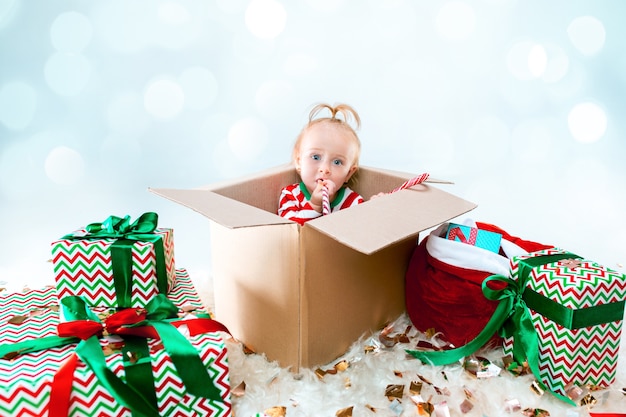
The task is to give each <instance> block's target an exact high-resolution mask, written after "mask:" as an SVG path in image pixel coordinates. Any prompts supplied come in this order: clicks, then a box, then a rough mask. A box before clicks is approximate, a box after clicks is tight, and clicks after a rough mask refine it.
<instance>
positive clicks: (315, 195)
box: [311, 180, 337, 206]
mask: <svg viewBox="0 0 626 417" xmlns="http://www.w3.org/2000/svg"><path fill="white" fill-rule="evenodd" d="M324 187H326V188H327V189H328V197H329V199H330V201H333V199H334V198H335V193H336V192H337V185H335V183H334V182H333V181H331V180H319V181H318V182H317V185H316V186H315V190H313V192H312V193H311V202H313V203H315V204H316V205H319V206H321V204H322V189H323V188H324Z"/></svg>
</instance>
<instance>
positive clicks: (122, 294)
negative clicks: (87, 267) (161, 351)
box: [63, 212, 168, 307]
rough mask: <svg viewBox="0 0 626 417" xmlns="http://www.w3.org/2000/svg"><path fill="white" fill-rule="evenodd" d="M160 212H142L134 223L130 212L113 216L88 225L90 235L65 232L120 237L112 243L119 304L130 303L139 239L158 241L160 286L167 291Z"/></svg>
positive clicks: (158, 276) (91, 237)
mask: <svg viewBox="0 0 626 417" xmlns="http://www.w3.org/2000/svg"><path fill="white" fill-rule="evenodd" d="M157 223H158V214H156V213H153V212H147V213H144V214H142V215H141V216H139V218H138V219H137V220H135V221H134V222H133V223H131V222H130V216H125V217H123V218H121V217H116V216H109V217H108V218H107V219H106V220H105V221H104V222H102V223H91V224H89V225H87V227H86V228H85V230H86V231H87V234H86V235H83V236H81V235H79V236H76V235H73V234H69V235H66V236H63V239H68V240H85V239H89V240H94V239H116V240H115V242H113V243H112V244H111V247H110V249H111V263H112V272H113V282H114V285H115V294H116V299H117V303H118V306H119V307H130V306H131V297H132V276H133V274H132V266H133V255H132V250H133V245H134V244H135V242H145V241H147V242H152V243H153V245H154V254H155V263H156V279H157V288H158V290H159V292H160V293H162V294H167V286H168V282H167V269H166V265H165V250H164V247H163V238H162V236H161V235H159V234H155V233H154V231H155V230H156V228H157Z"/></svg>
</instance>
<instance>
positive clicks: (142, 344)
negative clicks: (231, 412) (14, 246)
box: [0, 294, 225, 417]
mask: <svg viewBox="0 0 626 417" xmlns="http://www.w3.org/2000/svg"><path fill="white" fill-rule="evenodd" d="M61 307H62V312H63V317H64V318H65V320H66V322H64V323H61V324H59V328H60V329H61V328H63V326H68V327H70V328H71V330H70V332H75V333H76V334H79V335H80V337H60V336H49V337H45V338H41V339H35V340H29V341H25V342H19V343H13V344H3V345H0V358H11V357H14V356H15V355H19V354H24V353H29V352H34V351H38V350H43V349H49V348H53V347H61V346H65V345H67V344H71V343H78V345H77V346H76V348H75V351H74V352H75V353H76V355H78V357H79V358H80V359H81V360H82V361H83V362H84V363H85V364H86V365H87V366H88V367H89V369H91V370H92V372H94V374H95V375H96V377H97V378H98V380H99V381H100V383H102V385H103V386H104V387H105V388H106V389H107V390H108V391H109V392H110V393H111V394H112V395H113V397H114V398H115V399H116V400H117V401H118V402H119V403H120V404H121V405H123V406H124V407H126V408H128V409H129V410H131V412H132V414H133V416H134V417H159V411H158V404H157V401H156V393H155V392H154V376H153V374H152V366H151V363H150V356H149V351H148V349H147V340H146V337H158V338H160V339H161V341H162V342H163V347H164V349H165V351H166V352H167V353H168V355H169V357H170V359H171V361H172V363H173V364H174V367H175V368H176V371H177V373H178V375H179V376H180V378H181V380H182V382H183V384H184V385H185V388H186V390H187V392H188V393H189V394H192V395H195V396H198V397H203V398H207V399H209V400H212V401H218V402H221V401H222V398H221V395H220V392H219V389H218V388H217V387H216V386H215V384H214V382H213V380H212V378H211V375H210V374H209V372H208V370H207V366H205V365H204V363H203V362H202V359H201V358H200V357H199V355H198V352H197V351H196V349H195V348H194V347H193V345H192V344H191V343H190V342H189V341H188V340H187V339H186V338H185V337H184V336H183V335H182V334H181V333H180V332H179V331H178V330H177V328H176V327H175V326H174V325H173V324H172V323H174V322H176V321H178V308H177V307H176V306H175V305H174V304H173V303H172V302H171V301H170V300H169V299H168V298H167V297H166V296H165V295H163V294H158V295H157V296H156V297H155V298H154V299H153V300H151V301H150V303H148V305H147V306H146V310H142V309H125V310H122V311H120V312H118V313H115V314H113V315H111V316H110V317H108V318H107V319H106V320H105V323H104V327H105V328H106V329H107V331H109V333H111V334H118V335H121V336H122V337H123V338H124V341H125V344H126V343H128V346H126V347H125V348H126V350H128V351H131V350H132V351H133V354H137V353H139V357H138V358H137V359H138V360H137V361H136V362H134V363H132V364H130V363H129V362H131V361H129V360H128V358H126V357H125V374H126V379H127V383H124V381H122V380H121V379H120V378H119V377H118V376H116V375H115V374H114V373H113V372H112V371H111V370H110V369H109V368H108V367H107V366H106V361H105V356H104V353H103V351H102V348H101V346H100V342H99V339H98V336H99V335H100V333H102V329H103V323H101V321H100V320H99V318H98V316H97V315H95V314H94V313H93V312H92V311H91V310H90V309H89V308H88V307H87V303H86V302H85V300H84V299H83V298H82V297H77V296H70V297H65V298H63V300H61ZM197 320H200V321H203V320H204V321H210V322H213V321H212V320H207V319H197ZM183 322H184V321H183ZM126 323H128V324H126ZM96 324H97V325H96ZM206 327H207V329H208V328H209V326H208V325H207V326H206ZM217 327H218V329H220V330H222V329H225V328H223V326H221V325H218V326H217ZM134 348H136V349H137V350H133V349H134ZM125 356H127V355H125ZM127 365H129V366H128V367H127ZM150 391H151V392H150Z"/></svg>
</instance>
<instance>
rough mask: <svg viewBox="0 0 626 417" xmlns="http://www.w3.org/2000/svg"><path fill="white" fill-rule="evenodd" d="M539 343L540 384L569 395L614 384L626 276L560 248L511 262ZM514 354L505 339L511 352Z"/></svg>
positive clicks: (558, 392)
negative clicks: (580, 389) (576, 388)
mask: <svg viewBox="0 0 626 417" xmlns="http://www.w3.org/2000/svg"><path fill="white" fill-rule="evenodd" d="M511 276H512V277H513V278H514V279H516V280H518V281H519V280H520V279H521V280H522V282H525V284H524V285H525V288H524V292H523V299H524V300H525V302H526V304H527V306H528V308H529V310H530V313H531V317H532V322H533V324H534V327H535V329H536V331H537V336H538V340H539V357H538V362H539V372H540V378H539V379H540V380H541V382H542V383H543V384H545V385H546V387H547V388H549V389H550V390H551V391H553V392H555V393H557V394H560V395H564V396H567V388H568V385H569V386H580V387H583V386H587V385H590V386H599V387H605V386H608V385H610V384H612V383H613V382H614V379H615V373H616V367H617V360H618V353H619V345H620V338H621V330H622V320H623V316H624V300H625V299H626V276H624V275H623V274H620V273H618V272H616V271H613V270H611V269H608V268H605V267H603V266H601V265H598V264H597V263H595V262H592V261H589V260H586V259H582V258H579V257H577V256H576V255H572V254H569V253H568V252H565V251H563V250H560V249H558V248H553V249H547V250H543V251H539V252H533V253H531V254H529V255H524V256H519V257H515V258H513V259H512V260H511ZM512 349H513V341H512V339H511V338H507V339H505V342H504V350H505V353H510V352H511V351H512Z"/></svg>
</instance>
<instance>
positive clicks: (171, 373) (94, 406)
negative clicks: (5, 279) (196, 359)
mask: <svg viewBox="0 0 626 417" xmlns="http://www.w3.org/2000/svg"><path fill="white" fill-rule="evenodd" d="M168 298H170V299H171V300H172V301H173V302H174V304H176V306H178V307H179V308H180V309H181V315H183V314H185V313H184V312H185V311H192V310H194V309H203V306H202V302H201V300H200V299H199V297H198V295H197V293H196V291H195V288H194V286H193V283H192V282H191V279H190V277H189V275H188V274H187V272H186V271H185V270H184V269H179V270H177V271H176V285H175V286H174V288H173V290H172V291H171V292H170V293H169V294H168ZM92 310H93V311H94V312H106V311H108V310H109V309H107V308H93V309H92ZM16 319H17V320H16ZM58 323H59V309H58V299H57V296H56V294H55V289H54V287H52V286H50V287H46V288H44V289H39V290H31V291H28V292H25V293H13V294H3V293H0V344H2V343H11V342H20V341H25V340H30V339H33V338H40V337H46V336H53V335H56V326H57V324H58ZM189 340H190V342H191V343H192V344H193V346H194V347H196V349H197V351H198V353H199V354H200V358H201V359H202V362H203V363H204V364H205V365H206V366H207V369H209V372H210V374H211V377H212V379H213V380H214V381H215V384H216V386H217V388H218V390H219V392H220V395H221V397H222V399H223V401H222V402H216V401H211V400H208V399H205V398H198V397H194V396H192V395H190V394H187V393H185V389H184V385H183V384H182V382H181V379H180V377H179V376H178V375H177V373H176V370H175V368H174V366H173V364H172V362H171V360H170V359H169V356H168V355H167V353H166V352H165V351H164V350H163V348H162V345H161V344H160V343H159V342H158V341H156V340H151V341H150V342H149V346H150V352H151V363H152V369H153V374H154V379H155V390H156V394H157V401H158V406H159V411H160V413H161V415H162V416H177V417H183V416H185V417H188V416H213V417H225V416H231V413H232V404H231V400H230V382H229V368H228V361H227V355H226V347H225V344H224V341H223V339H222V337H221V334H220V333H207V334H202V335H198V336H193V337H189ZM116 341H117V342H119V339H117V340H115V339H112V338H109V339H107V338H102V339H101V340H100V343H101V346H102V347H103V349H104V350H105V352H107V351H108V345H109V343H110V342H111V343H113V342H116ZM74 346H75V344H72V345H68V346H64V347H61V348H53V349H48V350H44V351H39V352H33V353H29V354H24V355H20V356H17V357H16V358H14V359H11V360H7V359H0V415H1V416H15V417H25V416H47V415H48V399H49V396H50V389H51V384H52V378H53V376H54V375H55V373H56V371H57V369H58V368H59V367H60V365H61V364H62V363H63V362H64V361H65V360H66V359H67V358H68V357H69V356H71V354H72V351H73V349H74ZM109 353H110V352H109ZM121 356H122V354H121V353H112V354H108V356H107V357H106V363H107V366H108V367H109V369H111V370H112V371H113V372H114V373H115V374H116V375H118V376H120V377H122V379H123V375H124V368H123V364H122V357H121ZM70 401H71V404H70V413H69V416H68V417H70V416H71V417H78V416H81V417H88V416H89V417H91V416H107V417H122V416H123V417H130V416H131V412H130V411H129V410H128V409H126V408H124V407H122V406H120V405H119V404H117V402H116V401H115V400H114V398H113V396H111V395H110V394H109V392H108V391H107V390H106V389H105V388H104V387H103V386H102V385H101V384H100V383H99V381H98V380H97V378H96V377H95V375H94V374H93V373H92V372H91V371H89V370H88V369H87V366H86V365H84V364H82V363H79V366H78V368H77V369H76V371H75V373H74V381H73V385H72V393H71V399H70Z"/></svg>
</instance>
